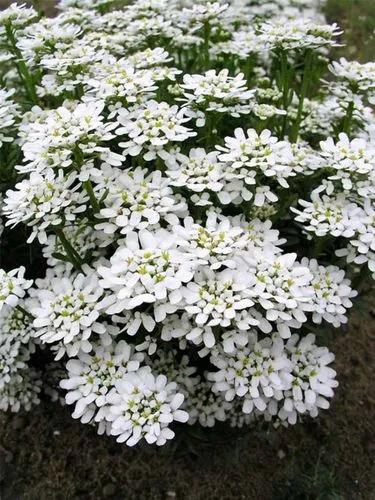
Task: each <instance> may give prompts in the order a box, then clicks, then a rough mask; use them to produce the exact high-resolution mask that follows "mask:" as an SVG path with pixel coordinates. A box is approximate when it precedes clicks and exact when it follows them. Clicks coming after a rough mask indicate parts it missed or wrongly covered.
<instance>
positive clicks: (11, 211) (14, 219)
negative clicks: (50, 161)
mask: <svg viewBox="0 0 375 500" xmlns="http://www.w3.org/2000/svg"><path fill="white" fill-rule="evenodd" d="M80 187H81V184H80V183H76V174H75V173H73V172H72V173H71V174H70V175H68V176H67V177H65V176H64V173H63V171H62V170H60V171H59V172H58V173H57V174H56V175H55V173H54V171H53V170H52V169H47V170H46V171H45V172H43V174H40V173H38V172H31V174H30V177H29V179H24V180H23V181H21V182H19V183H17V184H16V186H15V190H11V189H9V190H8V191H7V192H6V198H5V199H4V206H3V213H4V214H5V216H6V217H7V218H8V221H7V222H6V226H11V227H14V226H15V225H16V224H19V223H20V222H23V223H25V224H27V225H28V226H31V227H32V233H31V235H30V237H29V239H28V240H27V242H28V243H30V242H31V241H33V240H34V238H35V237H36V236H38V239H39V241H40V242H41V243H45V242H46V241H47V234H46V229H47V228H50V229H53V228H54V227H58V226H60V225H63V224H64V223H65V221H69V222H72V221H74V220H75V219H76V215H77V214H79V213H82V212H84V211H85V210H86V201H87V197H86V196H85V195H84V194H83V193H81V192H79V191H78V190H79V189H80ZM51 226H52V227H51Z"/></svg>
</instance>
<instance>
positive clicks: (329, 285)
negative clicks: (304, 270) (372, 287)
mask: <svg viewBox="0 0 375 500" xmlns="http://www.w3.org/2000/svg"><path fill="white" fill-rule="evenodd" d="M301 264H302V265H303V266H306V267H308V268H309V269H310V271H311V273H312V275H313V279H312V280H311V286H312V288H313V290H314V297H313V304H314V310H313V316H312V319H313V321H314V323H321V322H322V319H324V321H327V322H328V323H332V324H333V326H335V327H339V326H340V324H342V323H347V321H348V318H347V316H346V315H345V313H346V310H347V309H349V308H350V307H352V305H353V303H352V301H351V300H350V299H351V298H352V297H355V296H356V295H357V292H356V291H355V290H352V289H351V287H350V280H348V279H346V278H345V272H344V271H343V270H341V269H339V268H338V267H336V266H327V267H325V266H320V265H319V264H318V262H317V261H316V260H315V259H311V260H308V259H307V258H306V257H305V258H303V259H302V261H301Z"/></svg>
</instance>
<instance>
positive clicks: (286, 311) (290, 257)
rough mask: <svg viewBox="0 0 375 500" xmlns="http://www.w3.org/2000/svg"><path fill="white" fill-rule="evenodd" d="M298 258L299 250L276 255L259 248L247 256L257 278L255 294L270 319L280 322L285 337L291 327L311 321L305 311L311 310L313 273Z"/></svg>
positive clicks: (282, 334) (253, 292) (288, 335)
mask: <svg viewBox="0 0 375 500" xmlns="http://www.w3.org/2000/svg"><path fill="white" fill-rule="evenodd" d="M296 258H297V255H296V254H295V253H289V254H283V255H275V254H274V253H273V252H272V251H270V249H266V251H259V250H257V249H255V250H254V253H253V255H249V256H248V257H247V258H246V261H247V265H248V266H250V269H251V271H252V273H253V276H254V278H255V285H254V286H253V289H252V291H251V296H252V298H253V300H254V302H255V303H256V304H258V305H259V306H260V307H261V308H262V309H263V310H264V313H263V314H264V315H265V318H266V319H267V321H271V322H276V327H277V330H278V332H279V334H280V335H281V337H282V338H288V337H290V327H300V326H301V323H304V322H305V321H307V317H306V315H305V311H309V310H311V304H310V302H311V298H312V297H313V291H312V289H311V286H310V283H311V279H312V274H311V272H310V270H309V268H308V267H304V266H301V265H299V263H298V262H296Z"/></svg>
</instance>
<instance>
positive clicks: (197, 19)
mask: <svg viewBox="0 0 375 500" xmlns="http://www.w3.org/2000/svg"><path fill="white" fill-rule="evenodd" d="M228 7H229V4H228V3H226V4H222V3H220V2H207V3H204V4H203V3H197V4H193V5H192V6H191V7H190V8H186V9H183V10H182V12H181V21H183V22H184V23H186V24H187V25H191V26H196V25H201V24H204V23H209V24H210V25H216V24H220V21H221V20H222V18H223V17H224V14H225V11H226V10H227V9H228Z"/></svg>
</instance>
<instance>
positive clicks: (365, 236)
mask: <svg viewBox="0 0 375 500" xmlns="http://www.w3.org/2000/svg"><path fill="white" fill-rule="evenodd" d="M336 255H338V256H339V257H346V259H347V261H348V262H349V263H350V262H354V263H355V264H359V265H362V264H366V263H367V265H368V268H369V270H370V271H371V272H372V274H373V276H375V209H374V208H373V206H372V204H371V203H369V202H368V201H367V202H365V206H364V214H363V219H362V225H361V226H360V227H359V228H358V231H357V233H356V234H355V235H354V236H352V237H351V238H350V243H349V244H348V246H347V248H344V249H340V250H337V251H336Z"/></svg>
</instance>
